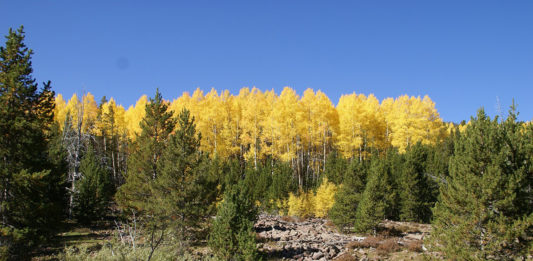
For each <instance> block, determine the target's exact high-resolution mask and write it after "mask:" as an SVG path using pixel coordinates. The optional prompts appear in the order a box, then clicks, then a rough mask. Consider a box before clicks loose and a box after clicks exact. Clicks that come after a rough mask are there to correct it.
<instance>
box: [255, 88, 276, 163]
mask: <svg viewBox="0 0 533 261" xmlns="http://www.w3.org/2000/svg"><path fill="white" fill-rule="evenodd" d="M264 99H265V103H266V104H265V118H264V120H263V121H262V122H261V125H262V130H263V132H262V135H261V136H262V138H261V148H262V149H261V151H260V153H261V158H263V157H266V156H268V155H270V156H271V157H272V160H274V159H279V156H280V153H279V152H278V151H277V150H276V148H277V147H278V146H277V144H278V131H277V126H276V119H275V116H274V115H273V114H274V104H275V103H276V101H277V99H278V96H277V95H276V93H275V92H274V90H270V91H266V92H265V93H264Z"/></svg>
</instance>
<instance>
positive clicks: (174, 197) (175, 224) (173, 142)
mask: <svg viewBox="0 0 533 261" xmlns="http://www.w3.org/2000/svg"><path fill="white" fill-rule="evenodd" d="M199 146H200V135H199V134H198V135H197V134H196V126H195V124H194V118H191V117H190V113H189V111H188V110H186V109H184V110H183V111H182V112H181V113H180V114H179V116H178V128H177V130H176V132H175V133H174V134H172V135H171V136H170V138H169V140H168V145H167V147H166V148H165V150H164V151H163V156H162V158H161V160H160V161H159V164H158V166H159V169H160V172H159V176H158V177H157V179H156V180H155V182H154V184H153V186H152V193H153V199H152V200H150V203H151V207H150V210H151V211H152V212H153V213H154V216H156V217H157V219H158V222H159V225H162V224H166V225H165V226H166V227H168V228H171V229H172V230H173V232H174V233H173V235H174V237H175V238H177V239H178V241H179V242H181V243H184V242H186V241H189V240H196V239H197V236H198V232H199V231H201V227H200V225H202V224H205V223H206V221H205V220H206V218H207V217H208V216H209V215H210V214H211V213H210V211H209V210H210V208H209V206H210V205H211V204H212V203H213V202H214V201H215V196H216V194H214V193H211V192H212V191H214V190H215V187H216V184H215V183H214V182H212V181H211V180H210V179H209V177H208V174H207V172H206V171H205V170H204V169H203V168H201V166H202V165H203V163H202V162H203V161H207V160H208V158H207V156H206V155H203V154H202V153H201V152H200V151H199Z"/></svg>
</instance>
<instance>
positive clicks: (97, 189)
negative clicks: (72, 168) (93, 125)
mask: <svg viewBox="0 0 533 261" xmlns="http://www.w3.org/2000/svg"><path fill="white" fill-rule="evenodd" d="M80 172H81V174H82V177H81V179H80V181H79V182H78V192H77V194H76V195H75V205H74V217H75V218H76V219H77V220H78V221H79V222H81V223H84V224H90V223H91V222H93V221H96V220H98V219H101V218H103V217H105V215H106V212H107V211H106V209H107V206H108V203H109V200H110V196H111V195H110V192H111V191H112V182H111V179H110V177H109V175H108V174H107V172H106V171H105V169H104V168H103V167H102V166H101V163H100V161H99V160H98V158H97V156H96V155H95V153H94V150H93V147H92V146H89V147H88V148H87V152H86V153H85V155H84V156H83V158H82V160H81V164H80Z"/></svg>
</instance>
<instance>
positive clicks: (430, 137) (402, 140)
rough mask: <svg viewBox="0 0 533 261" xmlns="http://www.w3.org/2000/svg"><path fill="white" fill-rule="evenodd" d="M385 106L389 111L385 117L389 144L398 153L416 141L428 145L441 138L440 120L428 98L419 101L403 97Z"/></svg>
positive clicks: (441, 127)
mask: <svg viewBox="0 0 533 261" xmlns="http://www.w3.org/2000/svg"><path fill="white" fill-rule="evenodd" d="M387 106H389V108H388V110H389V111H388V113H387V114H385V117H386V121H387V127H389V130H390V133H391V134H390V142H391V144H392V146H394V147H397V148H398V150H399V151H400V152H402V153H403V152H405V149H406V148H407V147H408V146H409V145H413V144H415V143H416V142H418V141H421V142H422V143H423V144H430V143H434V142H436V141H437V140H438V139H440V138H442V137H443V134H444V129H443V124H442V120H441V119H440V116H439V113H438V112H437V110H436V109H435V103H433V101H432V100H431V99H430V98H429V97H428V96H425V97H424V98H423V99H420V97H409V96H407V95H403V96H400V97H398V98H397V99H396V100H394V103H393V104H392V105H391V104H390V103H389V104H387Z"/></svg>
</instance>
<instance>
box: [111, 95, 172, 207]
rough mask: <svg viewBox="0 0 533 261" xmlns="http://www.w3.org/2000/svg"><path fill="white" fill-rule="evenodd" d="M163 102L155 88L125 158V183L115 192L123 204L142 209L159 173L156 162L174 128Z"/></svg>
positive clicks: (170, 115) (169, 113)
mask: <svg viewBox="0 0 533 261" xmlns="http://www.w3.org/2000/svg"><path fill="white" fill-rule="evenodd" d="M167 109H168V106H167V105H166V103H165V102H164V101H163V97H162V96H161V93H160V92H159V90H157V91H156V94H155V97H154V98H150V102H149V103H148V104H147V105H146V108H145V111H146V115H145V116H144V118H143V119H142V121H141V122H140V123H139V124H140V127H141V130H142V131H141V134H140V135H139V136H138V137H137V138H136V139H135V141H134V142H133V144H132V146H131V149H132V152H131V154H130V156H129V158H128V173H127V175H126V177H125V179H126V182H125V184H124V185H122V186H121V187H120V188H119V190H118V191H117V195H116V197H117V201H118V203H119V204H120V205H121V206H123V207H132V208H134V209H136V210H143V209H144V208H146V207H147V206H148V205H149V204H147V203H148V202H147V199H148V198H149V197H150V196H151V186H152V184H153V182H154V180H155V179H156V178H157V176H158V175H159V172H160V169H159V165H158V162H159V160H160V158H161V155H162V154H163V150H164V149H165V146H166V143H167V140H168V137H169V135H170V133H171V132H172V131H173V130H174V127H175V125H176V120H175V119H174V118H173V117H172V115H173V114H172V112H171V111H167Z"/></svg>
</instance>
